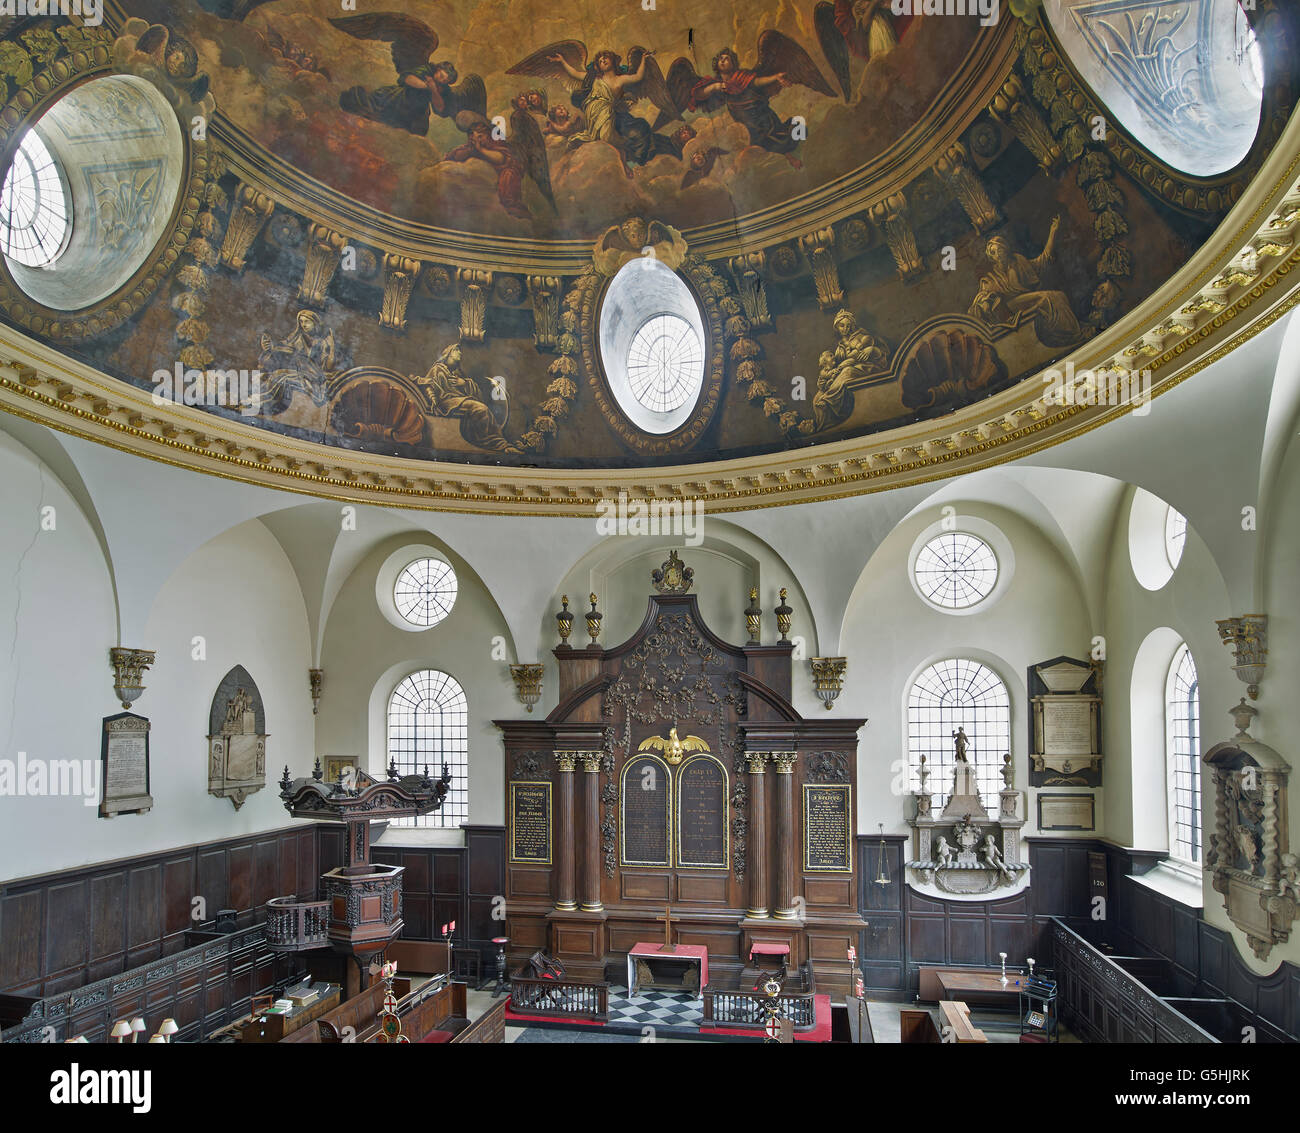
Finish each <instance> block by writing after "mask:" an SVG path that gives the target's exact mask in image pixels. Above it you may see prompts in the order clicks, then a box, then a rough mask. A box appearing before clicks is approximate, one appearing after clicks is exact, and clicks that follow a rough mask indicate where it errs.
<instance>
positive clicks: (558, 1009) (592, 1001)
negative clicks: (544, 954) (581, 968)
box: [510, 968, 609, 1023]
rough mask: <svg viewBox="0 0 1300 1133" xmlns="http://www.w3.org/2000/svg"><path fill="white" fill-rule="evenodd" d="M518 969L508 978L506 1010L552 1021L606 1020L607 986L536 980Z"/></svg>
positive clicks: (607, 1013)
mask: <svg viewBox="0 0 1300 1133" xmlns="http://www.w3.org/2000/svg"><path fill="white" fill-rule="evenodd" d="M527 970H528V969H526V968H521V969H520V970H519V971H517V972H515V973H513V974H512V975H511V977H510V1010H512V1011H517V1012H519V1013H520V1014H524V1015H544V1016H546V1017H547V1018H552V1019H581V1020H593V1021H596V1022H601V1023H606V1022H608V1021H609V984H607V983H603V982H602V983H584V982H582V981H580V980H563V979H561V980H539V979H535V978H534V977H532V976H529V975H525V974H524V973H525V972H526V971H527Z"/></svg>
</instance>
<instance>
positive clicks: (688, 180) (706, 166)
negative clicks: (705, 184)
mask: <svg viewBox="0 0 1300 1133" xmlns="http://www.w3.org/2000/svg"><path fill="white" fill-rule="evenodd" d="M726 152H727V151H726V150H724V149H722V148H720V147H719V146H710V147H709V148H708V149H707V150H696V152H695V153H693V154H691V162H690V168H689V169H687V170H686V172H685V174H684V175H683V176H682V185H681V187H682V188H683V189H689V188H690V187H691V186H692V185H694V184H695V183H696V182H697V181H703V180H704V178H706V177H707V176H708V175H709V174H710V173H712V172H713V166H714V165H715V164H716V163H717V160H718V158H720V157H721V156H722V155H723V154H724V153H726Z"/></svg>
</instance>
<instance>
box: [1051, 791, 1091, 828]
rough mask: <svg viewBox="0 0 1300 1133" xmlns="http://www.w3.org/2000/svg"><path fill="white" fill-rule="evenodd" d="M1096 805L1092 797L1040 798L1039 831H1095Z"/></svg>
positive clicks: (1053, 796) (1083, 795)
mask: <svg viewBox="0 0 1300 1133" xmlns="http://www.w3.org/2000/svg"><path fill="white" fill-rule="evenodd" d="M1095 807H1096V804H1095V802H1094V800H1093V797H1092V796H1091V795H1086V794H1079V795H1066V794H1060V795H1044V794H1040V795H1039V796H1038V829H1039V830H1040V831H1041V830H1095V829H1096V828H1097V823H1096V811H1095Z"/></svg>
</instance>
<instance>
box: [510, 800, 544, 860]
mask: <svg viewBox="0 0 1300 1133" xmlns="http://www.w3.org/2000/svg"><path fill="white" fill-rule="evenodd" d="M510 860H511V862H514V863H517V864H520V865H550V864H551V785H550V783H517V782H511V784H510Z"/></svg>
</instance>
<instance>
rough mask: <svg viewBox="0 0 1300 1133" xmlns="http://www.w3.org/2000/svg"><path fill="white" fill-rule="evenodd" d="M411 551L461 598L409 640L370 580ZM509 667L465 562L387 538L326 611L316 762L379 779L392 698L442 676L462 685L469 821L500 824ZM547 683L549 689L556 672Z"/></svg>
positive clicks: (487, 596) (430, 539) (516, 710)
mask: <svg viewBox="0 0 1300 1133" xmlns="http://www.w3.org/2000/svg"><path fill="white" fill-rule="evenodd" d="M415 544H423V545H424V546H427V547H428V548H429V550H430V551H432V552H433V554H434V556H435V557H440V558H444V559H445V560H446V561H448V562H450V563H451V565H452V567H453V568H454V569H455V571H456V578H457V582H458V584H459V593H458V597H457V599H456V604H455V606H454V607H453V608H452V611H451V613H450V614H449V615H448V616H447V617H446V618H444V619H443V620H442V621H441V622H439V623H438V624H437V625H435V626H433V627H431V628H430V629H427V630H423V631H420V632H416V633H412V632H409V631H407V630H402V629H398V628H397V627H396V626H395V625H393V624H392V623H391V622H390V621H389V620H388V619H387V618H386V617H384V615H383V613H382V612H381V611H380V608H379V606H378V604H377V602H376V599H375V578H376V576H377V574H378V572H379V570H380V568H381V566H382V565H383V564H384V561H385V560H386V559H387V558H388V557H389V556H390V555H391V554H393V553H394V552H395V551H397V550H399V549H400V548H402V547H404V546H407V545H415ZM412 557H413V558H414V557H416V556H415V555H412ZM519 569H521V570H523V569H526V560H525V559H522V558H521V559H520V562H519ZM503 650H504V654H505V655H504V656H501V655H500V654H501V653H502V651H503ZM494 653H495V654H497V655H496V656H494ZM514 660H515V649H514V643H513V641H512V639H511V636H510V631H509V628H508V626H507V625H506V623H505V619H504V618H503V617H502V615H501V612H500V610H499V608H498V607H497V604H496V602H495V600H494V598H493V596H492V594H491V593H490V592H489V591H488V589H487V587H486V586H484V584H483V582H482V581H481V580H480V579H479V578H478V576H477V575H476V574H475V572H474V571H473V570H472V569H471V568H470V566H469V564H468V563H467V562H466V561H465V559H464V558H462V557H461V556H460V555H459V554H457V553H456V552H455V551H453V550H452V549H451V548H450V547H448V546H446V545H445V544H444V543H443V542H442V541H441V540H439V539H437V538H436V537H434V536H432V535H430V534H429V533H428V532H426V531H420V530H418V529H416V528H412V529H411V530H410V531H409V532H406V533H403V534H400V535H395V536H392V537H390V538H387V539H384V540H382V541H381V542H379V543H378V544H377V545H376V546H374V547H373V548H372V549H371V550H370V552H369V553H368V554H367V555H366V556H365V557H364V558H363V559H362V560H361V562H360V563H359V564H358V566H357V567H356V569H355V570H353V572H352V573H351V575H349V576H348V578H347V580H346V581H345V582H344V583H343V585H342V587H341V588H340V590H339V594H338V597H337V598H336V599H335V601H334V604H333V606H332V607H331V609H330V612H329V618H328V621H327V622H326V625H325V630H324V634H323V637H322V646H321V667H322V668H323V669H324V670H325V683H324V693H323V695H322V697H321V705H320V713H319V715H318V716H317V718H316V743H315V753H316V754H319V755H321V756H325V755H352V756H359V757H362V758H363V760H364V761H365V763H366V765H367V766H368V767H369V769H370V770H371V771H372V772H376V773H381V772H382V771H383V769H384V767H385V766H386V764H387V762H388V754H387V732H386V712H387V706H388V698H389V697H390V696H391V695H392V692H393V689H394V688H395V687H396V686H397V684H398V682H400V681H401V680H402V678H403V677H405V676H407V675H408V674H409V673H412V672H415V671H416V670H418V669H440V670H441V671H443V672H445V673H450V674H451V676H453V677H455V678H456V680H457V681H459V682H460V685H461V687H462V688H463V689H464V690H465V697H466V700H467V702H468V706H469V821H470V823H471V824H499V823H503V822H504V821H505V804H504V798H503V792H504V790H505V787H504V774H503V759H502V751H503V748H502V743H501V732H500V731H499V730H498V729H497V728H496V726H495V725H494V724H493V723H492V721H493V720H494V719H501V718H503V717H517V716H520V715H522V714H523V713H524V707H523V705H522V704H520V703H519V701H518V700H517V699H516V698H515V690H514V684H513V682H512V681H511V679H510V669H509V665H510V662H512V661H514ZM303 679H304V681H305V680H306V675H305V674H304V675H303ZM550 683H551V684H552V686H553V685H554V674H553V666H552V673H551V681H550ZM542 711H544V706H542V705H538V706H537V707H535V708H534V712H535V713H536V712H542ZM449 836H450V839H453V840H454V839H459V837H460V835H459V834H458V833H456V832H449V833H448V834H429V835H427V836H426V835H425V834H424V833H423V832H422V831H421V830H406V831H401V830H399V828H391V829H390V831H389V833H388V835H387V836H386V838H385V841H386V842H387V843H392V842H393V841H395V840H397V839H399V838H400V839H401V840H404V841H411V842H414V841H420V840H434V841H438V840H449Z"/></svg>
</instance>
